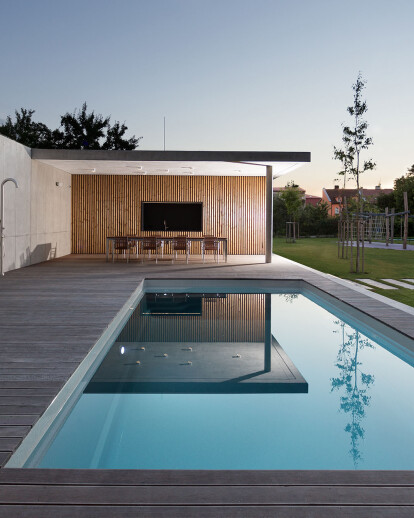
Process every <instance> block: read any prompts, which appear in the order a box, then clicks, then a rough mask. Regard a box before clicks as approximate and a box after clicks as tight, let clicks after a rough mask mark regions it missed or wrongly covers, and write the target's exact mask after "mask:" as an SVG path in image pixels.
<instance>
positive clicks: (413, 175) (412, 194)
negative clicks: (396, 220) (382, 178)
mask: <svg viewBox="0 0 414 518" xmlns="http://www.w3.org/2000/svg"><path fill="white" fill-rule="evenodd" d="M404 192H406V193H407V197H408V207H409V208H410V209H411V210H413V209H414V165H412V166H411V167H410V168H409V169H408V173H407V174H406V175H405V176H401V177H400V178H396V179H395V181H394V193H395V206H396V209H397V211H401V212H402V211H403V210H404V201H403V193H404Z"/></svg>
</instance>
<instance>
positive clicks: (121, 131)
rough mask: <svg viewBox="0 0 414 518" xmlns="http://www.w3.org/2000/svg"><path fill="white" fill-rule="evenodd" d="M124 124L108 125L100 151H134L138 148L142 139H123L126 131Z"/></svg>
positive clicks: (116, 122)
mask: <svg viewBox="0 0 414 518" xmlns="http://www.w3.org/2000/svg"><path fill="white" fill-rule="evenodd" d="M127 129H128V128H127V126H125V123H123V124H120V123H119V122H118V121H115V124H114V125H113V126H110V125H109V124H108V130H107V132H106V140H105V142H104V143H103V145H102V149H126V150H128V149H135V148H137V147H138V143H139V141H140V140H141V139H142V137H138V138H136V137H135V135H134V136H133V137H131V138H130V139H128V140H127V139H124V138H123V137H124V135H125V132H126V130H127Z"/></svg>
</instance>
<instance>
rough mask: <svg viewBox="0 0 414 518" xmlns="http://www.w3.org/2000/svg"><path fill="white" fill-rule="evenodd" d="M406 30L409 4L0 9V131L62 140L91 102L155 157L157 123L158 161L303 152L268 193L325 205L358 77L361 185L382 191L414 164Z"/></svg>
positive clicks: (413, 76)
mask: <svg viewBox="0 0 414 518" xmlns="http://www.w3.org/2000/svg"><path fill="white" fill-rule="evenodd" d="M413 19H414V1H413V0H394V1H392V2H391V1H390V0H388V1H384V0H347V1H346V2H345V1H343V0H342V1H337V0H314V1H311V0H308V1H307V0H120V1H118V2H114V1H113V0H112V1H107V0H106V1H105V0H83V1H78V0H71V1H64V0H50V1H46V0H36V1H31V0H26V1H23V0H0V21H1V31H0V46H1V55H0V64H1V68H0V70H1V81H0V118H1V119H5V117H6V116H7V115H9V114H13V113H14V110H15V109H16V108H20V107H26V108H33V109H35V110H36V113H35V119H36V120H40V121H43V122H45V123H46V124H48V125H49V126H50V127H57V126H58V125H59V116H60V115H62V114H63V113H65V112H67V111H73V110H74V109H75V108H79V107H80V106H81V105H82V103H83V102H84V101H86V102H87V103H88V107H89V108H90V109H94V110H95V111H96V112H98V113H102V114H103V115H109V114H111V115H112V120H120V121H125V122H126V124H127V126H128V127H129V135H132V134H135V135H136V136H143V139H142V141H141V145H140V149H162V147H163V117H164V116H165V117H166V130H167V131H166V148H167V149H180V150H208V149H211V150H266V151H310V152H311V153H312V163H311V164H310V165H306V166H303V167H301V168H300V169H298V170H296V171H294V172H293V173H290V174H288V175H286V176H285V177H281V178H279V179H278V180H276V182H275V185H285V184H286V182H287V181H289V180H292V179H294V180H295V181H296V182H297V183H299V185H300V186H301V187H304V188H305V189H306V190H307V192H308V193H309V194H315V195H320V193H321V189H322V187H332V186H333V185H334V184H335V183H336V182H335V172H336V171H337V170H338V169H339V163H337V162H335V161H334V160H332V154H333V145H340V144H341V124H342V123H343V122H347V120H348V119H347V113H346V107H347V106H348V105H349V104H351V102H352V84H353V83H354V82H355V80H356V77H357V75H358V72H359V71H361V72H362V75H363V77H364V78H365V79H366V81H367V87H366V89H365V91H364V92H365V97H366V99H367V102H368V113H367V120H368V123H369V125H370V127H369V130H368V133H369V135H371V136H372V137H373V139H374V146H372V148H371V149H370V151H369V153H368V154H367V155H366V157H367V158H370V157H371V158H373V159H374V161H375V162H376V163H377V169H376V170H375V171H373V172H369V173H366V175H364V177H363V178H362V180H361V184H362V185H363V186H364V187H373V186H374V185H376V184H378V183H379V182H381V184H382V186H383V187H391V186H392V183H393V180H394V178H396V177H398V176H401V175H403V174H405V173H406V171H407V168H408V167H410V166H411V165H412V164H414V31H413ZM348 186H349V187H354V184H353V183H352V182H349V184H348Z"/></svg>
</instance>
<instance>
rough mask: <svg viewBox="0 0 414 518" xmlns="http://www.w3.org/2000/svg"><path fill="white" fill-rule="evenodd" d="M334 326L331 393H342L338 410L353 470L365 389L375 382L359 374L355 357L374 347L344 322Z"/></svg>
mask: <svg viewBox="0 0 414 518" xmlns="http://www.w3.org/2000/svg"><path fill="white" fill-rule="evenodd" d="M334 323H335V324H338V325H339V326H340V327H341V331H339V330H337V331H334V333H337V332H340V334H341V338H342V343H341V344H340V346H339V350H338V355H337V359H336V367H338V370H339V373H338V377H336V378H331V387H332V388H331V392H333V391H335V390H338V391H340V390H342V391H343V394H342V395H341V397H340V409H341V411H342V412H344V413H345V414H348V415H349V417H350V422H349V423H348V424H347V425H346V426H345V431H346V432H347V433H349V434H350V439H351V449H350V450H349V454H350V455H351V457H352V460H353V463H354V468H355V469H357V467H358V462H359V461H361V460H362V453H361V451H360V441H361V440H363V439H364V437H365V430H364V427H363V420H364V418H365V417H366V407H369V405H370V402H371V396H369V394H368V390H369V389H370V387H371V386H372V385H373V384H374V383H375V377H374V376H373V375H372V374H369V373H366V372H363V371H362V362H361V360H360V358H359V356H358V355H359V352H360V351H362V350H363V349H365V348H367V349H375V347H374V345H373V344H372V343H371V342H370V341H369V340H368V339H367V338H364V337H363V336H361V335H360V333H359V331H357V330H356V329H352V328H348V327H347V325H346V323H345V322H343V321H341V320H337V321H335V322H334ZM349 331H350V332H349Z"/></svg>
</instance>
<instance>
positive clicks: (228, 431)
mask: <svg viewBox="0 0 414 518" xmlns="http://www.w3.org/2000/svg"><path fill="white" fill-rule="evenodd" d="M311 298H312V297H309V296H306V295H305V294H301V293H286V294H280V293H275V294H271V295H269V294H229V293H227V294H226V293H216V294H187V295H185V294H179V295H178V294H176V295H172V294H170V293H169V292H168V291H166V292H163V293H159V294H158V295H155V294H149V295H147V298H146V299H145V298H144V299H143V300H142V301H141V303H140V305H139V306H138V307H137V309H136V310H135V312H134V314H133V315H132V316H131V319H130V320H129V322H128V323H127V324H126V326H125V328H124V329H123V331H122V332H121V333H120V335H119V337H118V339H117V341H116V342H115V343H114V345H113V346H112V348H111V350H110V351H109V352H108V354H107V356H106V358H105V359H104V361H103V362H102V364H101V365H100V367H99V368H98V369H97V371H96V373H95V374H94V376H93V377H92V379H91V380H90V383H89V384H88V386H87V388H86V390H85V392H84V393H83V394H82V396H81V397H80V399H79V400H78V402H77V403H76V405H75V406H74V408H73V409H72V411H71V413H70V414H69V415H68V417H67V419H66V421H65V422H64V424H63V425H62V426H61V428H60V430H59V431H58V432H57V434H56V435H55V437H54V439H53V441H52V442H51V444H50V446H49V447H48V448H47V449H46V451H45V452H44V454H43V457H42V458H41V459H40V460H39V461H37V464H36V467H39V468H40V467H41V468H131V469H414V448H413V447H412V440H413V437H414V415H413V413H414V376H413V374H414V371H413V367H412V364H413V355H412V353H410V352H409V351H407V353H406V354H404V359H401V358H400V357H399V356H402V355H401V352H398V355H399V356H397V355H396V354H397V350H396V349H395V344H393V343H391V342H389V341H387V340H386V339H385V338H383V337H381V336H380V335H379V334H378V333H376V332H370V331H369V328H367V326H366V325H365V324H363V323H358V322H357V321H356V320H354V319H351V318H348V317H344V315H343V314H342V313H339V312H337V314H339V315H340V316H341V318H339V317H338V316H336V315H335V314H334V313H335V310H334V312H333V313H332V312H331V311H328V310H327V309H325V308H324V307H322V306H321V305H318V304H316V303H315V302H314V301H312V300H311ZM174 299H175V300H174ZM330 309H331V308H330ZM364 333H365V334H364ZM373 337H375V339H374V338H373Z"/></svg>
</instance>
